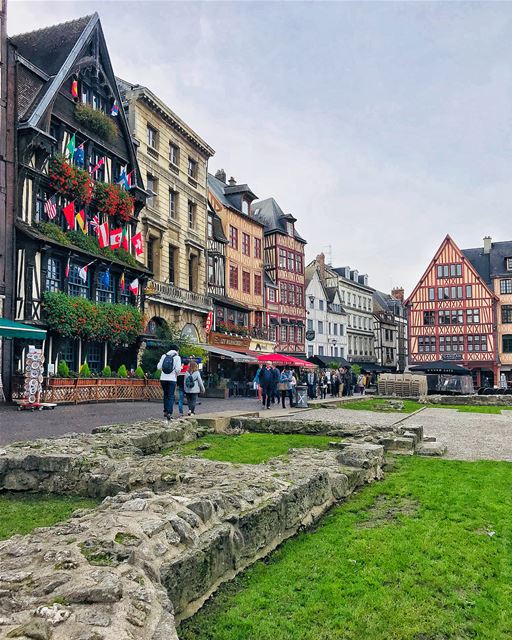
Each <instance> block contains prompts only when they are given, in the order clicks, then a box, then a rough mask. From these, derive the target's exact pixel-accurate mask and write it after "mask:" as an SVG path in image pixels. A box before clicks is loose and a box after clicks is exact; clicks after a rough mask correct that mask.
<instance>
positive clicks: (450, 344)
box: [439, 336, 464, 353]
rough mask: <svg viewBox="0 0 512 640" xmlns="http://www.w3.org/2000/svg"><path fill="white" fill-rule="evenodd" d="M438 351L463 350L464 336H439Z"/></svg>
mask: <svg viewBox="0 0 512 640" xmlns="http://www.w3.org/2000/svg"><path fill="white" fill-rule="evenodd" d="M439 351H440V352H441V353H445V352H459V351H464V336H439Z"/></svg>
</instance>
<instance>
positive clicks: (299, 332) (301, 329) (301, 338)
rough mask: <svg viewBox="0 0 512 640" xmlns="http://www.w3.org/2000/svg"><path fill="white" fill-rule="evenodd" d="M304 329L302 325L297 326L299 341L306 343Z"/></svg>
mask: <svg viewBox="0 0 512 640" xmlns="http://www.w3.org/2000/svg"><path fill="white" fill-rule="evenodd" d="M303 333H304V329H303V328H302V327H297V342H302V344H304V335H303Z"/></svg>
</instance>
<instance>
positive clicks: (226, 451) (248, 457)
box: [163, 433, 341, 464]
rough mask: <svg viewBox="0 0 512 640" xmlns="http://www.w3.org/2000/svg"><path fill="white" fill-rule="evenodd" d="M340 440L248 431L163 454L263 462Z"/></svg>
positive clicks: (319, 447) (213, 438) (209, 437)
mask: <svg viewBox="0 0 512 640" xmlns="http://www.w3.org/2000/svg"><path fill="white" fill-rule="evenodd" d="M340 440H341V438H332V437H330V436H310V435H298V434H297V435H296V434H292V435H289V434H273V433H244V434H242V435H240V436H223V435H208V436H205V437H204V438H200V439H199V440H194V442H188V443H187V444H184V445H182V446H180V447H178V448H171V449H167V450H166V451H164V452H163V453H164V455H165V454H166V453H180V454H182V455H186V456H192V455H194V456H201V457H202V458H208V460H220V461H221V462H240V463H244V464H259V463H260V462H266V461H267V460H270V458H275V457H276V456H282V455H284V454H285V453H287V452H288V449H291V448H294V449H299V448H303V447H314V448H316V449H327V448H328V445H329V442H333V441H340ZM204 444H209V445H211V446H210V448H209V449H204V450H201V449H200V447H202V445H204Z"/></svg>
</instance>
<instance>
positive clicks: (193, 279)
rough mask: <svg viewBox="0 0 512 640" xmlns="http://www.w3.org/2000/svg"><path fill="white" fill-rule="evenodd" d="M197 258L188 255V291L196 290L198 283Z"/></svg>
mask: <svg viewBox="0 0 512 640" xmlns="http://www.w3.org/2000/svg"><path fill="white" fill-rule="evenodd" d="M197 270H198V258H197V256H196V255H191V256H189V259H188V289H189V291H197V285H198V277H197V276H198V274H197Z"/></svg>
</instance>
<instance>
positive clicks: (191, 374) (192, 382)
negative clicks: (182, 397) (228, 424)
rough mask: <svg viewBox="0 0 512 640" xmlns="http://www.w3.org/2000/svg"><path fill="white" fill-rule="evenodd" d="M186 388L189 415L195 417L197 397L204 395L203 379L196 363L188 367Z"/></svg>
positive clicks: (193, 362)
mask: <svg viewBox="0 0 512 640" xmlns="http://www.w3.org/2000/svg"><path fill="white" fill-rule="evenodd" d="M184 387H185V393H186V394H187V404H188V415H189V416H193V415H195V412H196V403H197V397H198V395H199V394H200V393H201V392H202V393H204V384H203V379H202V378H201V373H200V372H199V366H198V364H197V362H195V361H192V362H191V363H190V365H189V367H188V372H187V375H186V376H185V381H184Z"/></svg>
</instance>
